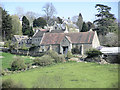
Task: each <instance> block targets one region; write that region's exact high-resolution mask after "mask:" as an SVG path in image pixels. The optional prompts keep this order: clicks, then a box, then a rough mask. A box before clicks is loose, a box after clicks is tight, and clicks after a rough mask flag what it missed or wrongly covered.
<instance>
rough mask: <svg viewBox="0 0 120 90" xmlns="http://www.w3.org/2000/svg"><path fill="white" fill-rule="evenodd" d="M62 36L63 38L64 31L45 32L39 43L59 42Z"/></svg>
mask: <svg viewBox="0 0 120 90" xmlns="http://www.w3.org/2000/svg"><path fill="white" fill-rule="evenodd" d="M63 38H64V33H45V35H44V36H43V39H42V42H41V44H42V45H48V44H60V42H61V40H63Z"/></svg>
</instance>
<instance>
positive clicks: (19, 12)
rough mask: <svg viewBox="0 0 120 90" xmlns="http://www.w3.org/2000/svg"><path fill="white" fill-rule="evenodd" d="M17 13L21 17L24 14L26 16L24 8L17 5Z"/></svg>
mask: <svg viewBox="0 0 120 90" xmlns="http://www.w3.org/2000/svg"><path fill="white" fill-rule="evenodd" d="M16 14H17V15H18V16H19V18H22V16H24V9H23V8H22V7H17V8H16Z"/></svg>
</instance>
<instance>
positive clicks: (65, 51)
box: [63, 46, 68, 54]
mask: <svg viewBox="0 0 120 90" xmlns="http://www.w3.org/2000/svg"><path fill="white" fill-rule="evenodd" d="M67 52H68V46H63V54H67Z"/></svg>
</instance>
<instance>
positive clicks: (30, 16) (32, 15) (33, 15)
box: [25, 11, 40, 26]
mask: <svg viewBox="0 0 120 90" xmlns="http://www.w3.org/2000/svg"><path fill="white" fill-rule="evenodd" d="M25 16H26V17H27V18H28V20H29V22H30V26H32V25H33V20H34V19H36V18H38V17H39V16H40V15H39V14H38V13H35V12H32V11H28V12H26V14H25Z"/></svg>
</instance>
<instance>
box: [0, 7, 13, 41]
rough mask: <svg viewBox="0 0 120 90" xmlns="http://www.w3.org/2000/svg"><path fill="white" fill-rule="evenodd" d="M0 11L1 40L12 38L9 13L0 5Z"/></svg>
mask: <svg viewBox="0 0 120 90" xmlns="http://www.w3.org/2000/svg"><path fill="white" fill-rule="evenodd" d="M0 11H1V12H2V29H1V31H0V32H2V39H3V40H10V39H11V38H12V20H11V17H10V15H9V14H8V13H7V11H6V10H3V9H2V7H0Z"/></svg>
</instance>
